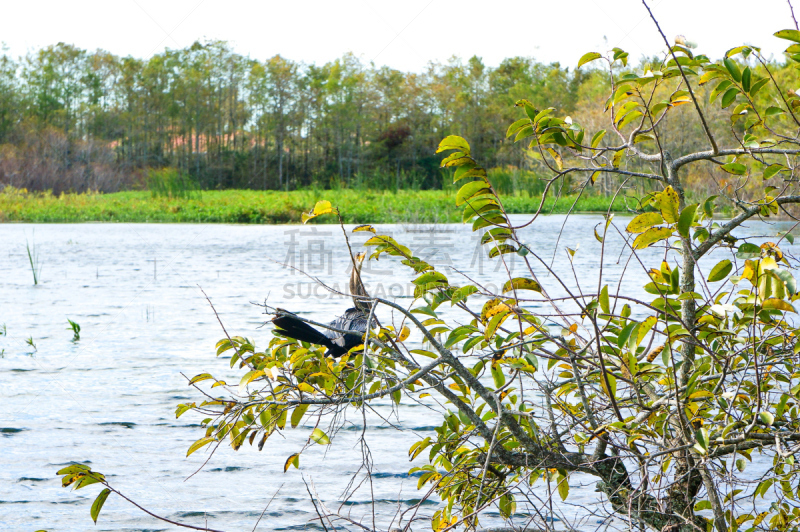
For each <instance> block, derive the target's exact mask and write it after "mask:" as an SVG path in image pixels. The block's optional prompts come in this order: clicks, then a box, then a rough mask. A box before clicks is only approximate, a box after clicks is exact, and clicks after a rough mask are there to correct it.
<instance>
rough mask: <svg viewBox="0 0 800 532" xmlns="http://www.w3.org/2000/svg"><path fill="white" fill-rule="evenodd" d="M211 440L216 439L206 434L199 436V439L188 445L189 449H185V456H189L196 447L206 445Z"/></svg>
mask: <svg viewBox="0 0 800 532" xmlns="http://www.w3.org/2000/svg"><path fill="white" fill-rule="evenodd" d="M212 441H216V440H215V439H214V438H212V437H211V436H208V437H206V438H200V439H199V440H197V441H196V442H194V443H193V444H192V445H190V446H189V450H188V451H186V456H189V455H190V454H192V453H193V452H195V451H196V450H197V449H199V448H201V447H204V446H206V445H208V444H209V443H211V442H212Z"/></svg>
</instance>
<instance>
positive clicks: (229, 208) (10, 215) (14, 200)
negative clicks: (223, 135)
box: [0, 187, 625, 224]
mask: <svg viewBox="0 0 800 532" xmlns="http://www.w3.org/2000/svg"><path fill="white" fill-rule="evenodd" d="M322 199H326V200H328V201H330V202H331V203H332V204H333V205H334V206H336V207H339V209H340V210H341V213H342V217H343V219H344V221H345V222H346V223H431V222H456V221H461V212H462V210H463V209H461V208H459V207H456V206H455V191H443V190H422V191H412V190H403V191H400V192H397V193H393V192H377V191H362V190H298V191H293V192H276V191H266V192H264V191H254V190H221V191H203V192H201V193H198V194H196V195H194V196H193V197H185V198H175V197H164V196H154V195H153V194H151V193H150V192H148V191H130V192H117V193H114V194H91V193H89V194H62V195H60V196H54V195H52V194H48V193H28V192H25V191H24V190H15V189H11V188H8V187H7V188H6V189H4V190H3V191H0V222H42V223H52V222H173V223H178V222H179V223H186V222H202V223H269V224H282V223H298V222H300V216H301V213H302V212H303V211H309V210H310V209H311V208H312V207H313V206H314V204H315V203H316V202H317V201H318V200H322ZM539 201H540V199H539V198H538V197H527V196H524V195H522V196H507V197H504V198H503V203H504V205H505V206H506V209H507V210H508V212H509V213H515V214H527V213H531V212H534V211H535V210H536V208H537V207H538V205H539ZM574 201H575V197H574V196H573V197H563V198H560V199H559V201H558V202H557V203H556V204H555V205H553V201H552V200H551V199H549V200H548V202H547V203H546V204H545V205H546V208H545V210H546V212H553V213H566V212H567V211H568V210H569V209H570V207H571V206H572V203H573V202H574ZM610 201H611V199H610V198H606V197H603V196H587V197H583V198H581V199H580V200H579V201H578V204H577V205H576V208H575V211H574V212H604V211H606V210H607V209H608V206H609V203H610ZM613 210H614V211H618V212H619V211H624V210H625V203H624V201H623V200H622V199H618V200H617V201H616V202H615V203H614V208H613ZM316 221H319V222H321V223H326V222H328V223H331V222H336V218H335V217H334V216H322V217H320V218H319V219H317V220H316Z"/></svg>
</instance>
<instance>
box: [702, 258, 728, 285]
mask: <svg viewBox="0 0 800 532" xmlns="http://www.w3.org/2000/svg"><path fill="white" fill-rule="evenodd" d="M732 269H733V264H732V263H731V261H729V260H728V259H725V260H723V261H722V262H720V263H718V264H717V265H716V266H714V267H713V268H712V269H711V273H709V274H708V282H709V283H716V282H717V281H721V280H723V279H725V278H726V277H727V276H728V274H729V273H731V270H732Z"/></svg>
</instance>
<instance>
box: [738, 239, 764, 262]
mask: <svg viewBox="0 0 800 532" xmlns="http://www.w3.org/2000/svg"><path fill="white" fill-rule="evenodd" d="M759 256H761V248H760V247H758V246H756V245H755V244H751V243H750V242H745V243H744V244H742V245H741V246H739V249H737V250H736V258H737V259H754V258H756V257H759Z"/></svg>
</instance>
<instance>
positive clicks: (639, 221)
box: [625, 212, 664, 234]
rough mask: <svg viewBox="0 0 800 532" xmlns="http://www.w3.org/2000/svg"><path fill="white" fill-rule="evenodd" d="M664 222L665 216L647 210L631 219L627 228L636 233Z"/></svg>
mask: <svg viewBox="0 0 800 532" xmlns="http://www.w3.org/2000/svg"><path fill="white" fill-rule="evenodd" d="M662 223H664V218H663V217H662V216H661V215H660V214H659V213H657V212H646V213H643V214H640V215H638V216H637V217H635V218H634V219H633V220H631V223H629V224H628V227H627V228H626V229H625V230H626V231H628V232H629V233H634V234H635V233H644V232H645V231H646V230H648V229H650V228H651V227H653V226H654V225H659V224H662Z"/></svg>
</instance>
